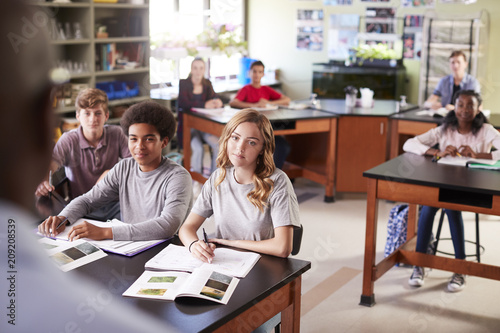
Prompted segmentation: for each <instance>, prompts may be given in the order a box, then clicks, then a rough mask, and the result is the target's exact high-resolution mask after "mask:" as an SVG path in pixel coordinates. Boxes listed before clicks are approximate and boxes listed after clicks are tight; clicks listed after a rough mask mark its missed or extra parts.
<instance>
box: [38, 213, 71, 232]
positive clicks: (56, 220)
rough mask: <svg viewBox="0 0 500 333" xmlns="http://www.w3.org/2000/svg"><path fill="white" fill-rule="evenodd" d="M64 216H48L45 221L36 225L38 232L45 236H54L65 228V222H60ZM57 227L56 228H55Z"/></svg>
mask: <svg viewBox="0 0 500 333" xmlns="http://www.w3.org/2000/svg"><path fill="white" fill-rule="evenodd" d="M65 219H66V218H65V217H64V216H49V217H48V218H47V219H46V220H45V221H43V222H42V223H40V224H39V225H38V232H39V233H41V234H42V235H44V236H46V237H54V236H57V235H58V234H59V233H61V232H63V231H64V229H66V223H63V224H62V225H61V226H60V227H59V228H57V226H58V225H59V224H61V222H63V221H64V220H65ZM56 228H57V229H56Z"/></svg>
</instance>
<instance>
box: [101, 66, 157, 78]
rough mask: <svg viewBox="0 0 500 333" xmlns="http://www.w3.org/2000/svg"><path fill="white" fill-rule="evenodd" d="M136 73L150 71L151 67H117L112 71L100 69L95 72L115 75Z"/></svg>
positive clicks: (103, 74) (102, 74)
mask: <svg viewBox="0 0 500 333" xmlns="http://www.w3.org/2000/svg"><path fill="white" fill-rule="evenodd" d="M136 73H149V67H137V68H131V69H115V70H111V71H98V72H95V76H96V77H97V76H99V77H102V76H114V75H126V74H136Z"/></svg>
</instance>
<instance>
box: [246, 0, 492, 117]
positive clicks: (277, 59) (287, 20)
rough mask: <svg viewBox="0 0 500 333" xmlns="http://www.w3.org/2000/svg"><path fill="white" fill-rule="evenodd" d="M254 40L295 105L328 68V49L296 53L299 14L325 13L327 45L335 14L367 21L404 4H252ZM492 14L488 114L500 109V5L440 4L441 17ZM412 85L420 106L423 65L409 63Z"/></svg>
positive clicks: (266, 0) (280, 0) (254, 54)
mask: <svg viewBox="0 0 500 333" xmlns="http://www.w3.org/2000/svg"><path fill="white" fill-rule="evenodd" d="M248 2H249V6H248V7H249V8H248V28H249V29H248V30H249V31H248V38H249V43H248V44H249V53H250V54H249V55H250V57H251V58H255V59H260V60H262V61H263V62H264V64H265V65H266V67H273V68H278V69H279V70H280V72H281V76H280V80H281V81H282V83H283V91H284V93H285V94H286V95H288V96H289V97H291V98H292V99H301V98H307V97H309V95H310V93H311V90H312V64H313V63H318V62H328V54H327V45H326V44H324V46H323V50H322V51H318V52H315V51H302V50H297V49H296V48H295V38H296V34H295V18H296V15H297V9H324V25H323V27H324V32H325V35H324V41H325V43H326V41H327V40H328V35H327V33H328V31H327V30H328V20H329V16H330V15H331V14H342V13H352V14H359V15H364V12H365V8H366V7H372V6H373V7H376V6H382V7H399V4H400V1H399V0H392V1H390V2H389V3H381V4H376V3H373V2H361V0H353V2H354V4H353V5H352V6H324V5H323V1H322V0H312V1H297V0H248ZM481 9H486V10H487V11H488V12H489V14H490V41H491V42H490V43H489V45H488V48H489V49H488V65H489V66H488V72H489V73H491V74H490V76H489V77H487V78H486V79H485V80H482V81H480V82H481V86H482V93H483V98H484V100H485V108H486V109H491V111H492V112H495V113H497V112H498V113H500V109H499V110H498V111H497V110H496V106H498V105H500V65H498V64H497V58H498V55H499V54H500V43H498V42H497V41H498V37H499V36H500V0H477V3H475V4H471V5H458V4H442V3H440V0H436V6H435V8H434V10H435V11H446V12H450V13H470V12H478V11H480V10H481ZM424 11H425V8H398V10H397V12H396V15H397V16H398V17H402V16H404V15H407V14H408V15H422V14H423V13H424ZM404 63H405V66H406V69H407V73H408V78H409V83H408V86H407V91H408V93H407V95H408V97H409V98H408V100H409V101H410V102H411V103H417V100H418V75H419V70H420V62H419V61H418V60H405V62H404Z"/></svg>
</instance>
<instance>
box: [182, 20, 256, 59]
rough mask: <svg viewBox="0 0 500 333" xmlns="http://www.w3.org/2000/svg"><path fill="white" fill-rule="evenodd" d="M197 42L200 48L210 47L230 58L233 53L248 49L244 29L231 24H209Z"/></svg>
mask: <svg viewBox="0 0 500 333" xmlns="http://www.w3.org/2000/svg"><path fill="white" fill-rule="evenodd" d="M197 40H198V42H199V46H209V47H211V48H212V50H218V51H221V52H224V53H226V55H227V56H228V57H229V56H230V55H231V53H233V52H245V51H246V49H247V42H246V41H244V40H243V31H242V28H241V27H235V26H233V25H230V24H221V25H219V24H213V23H212V22H208V24H207V29H206V30H204V31H203V32H202V33H201V34H199V35H198V36H197ZM188 52H189V50H188Z"/></svg>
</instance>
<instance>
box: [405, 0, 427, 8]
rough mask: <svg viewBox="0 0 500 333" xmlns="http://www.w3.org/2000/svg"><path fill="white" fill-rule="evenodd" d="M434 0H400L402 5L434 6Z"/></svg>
mask: <svg viewBox="0 0 500 333" xmlns="http://www.w3.org/2000/svg"><path fill="white" fill-rule="evenodd" d="M435 4H436V0H401V6H402V7H428V8H429V7H434V5H435Z"/></svg>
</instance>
